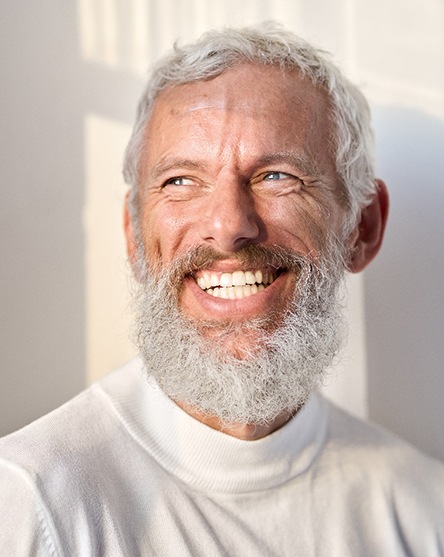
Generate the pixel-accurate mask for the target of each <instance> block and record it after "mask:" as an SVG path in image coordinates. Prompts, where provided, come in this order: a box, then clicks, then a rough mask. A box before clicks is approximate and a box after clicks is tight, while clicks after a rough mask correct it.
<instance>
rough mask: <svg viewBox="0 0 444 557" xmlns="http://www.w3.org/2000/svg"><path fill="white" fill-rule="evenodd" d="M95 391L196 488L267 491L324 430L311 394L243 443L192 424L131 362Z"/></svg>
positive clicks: (305, 456)
mask: <svg viewBox="0 0 444 557" xmlns="http://www.w3.org/2000/svg"><path fill="white" fill-rule="evenodd" d="M96 388H97V389H98V390H99V391H101V392H102V394H105V395H106V396H107V397H108V399H109V400H110V402H111V403H112V405H113V406H114V409H115V410H116V412H117V414H118V416H119V418H120V419H121V421H122V423H123V424H124V425H125V427H126V428H127V430H128V431H129V433H130V434H131V435H132V437H133V438H134V439H135V440H136V441H137V442H138V443H139V444H140V445H141V446H142V447H143V448H144V449H145V450H146V451H147V452H148V453H149V454H150V455H151V456H152V457H153V458H154V459H155V460H156V461H157V462H158V463H159V464H160V465H161V466H162V467H163V468H164V469H165V470H167V471H168V472H169V473H171V474H173V475H175V476H176V477H177V478H179V479H180V480H181V481H183V482H185V483H187V484H189V485H190V486H193V487H194V488H197V489H202V490H210V491H218V492H226V493H242V492H253V491H260V490H264V489H270V488H273V487H276V486H277V485H280V484H283V483H285V482H287V481H288V480H290V479H291V478H293V477H295V476H297V475H298V474H302V473H303V472H304V471H305V470H307V468H309V466H310V465H311V463H312V462H313V460H314V459H315V457H316V455H317V453H318V451H319V449H320V447H321V446H322V444H323V440H324V437H325V434H326V430H327V412H328V408H327V404H326V402H325V401H324V399H323V398H322V397H321V396H320V395H319V394H317V393H314V394H313V395H312V396H311V397H310V399H309V400H308V402H307V403H306V404H305V406H304V407H303V408H302V409H301V410H300V411H299V412H298V413H297V414H296V416H295V417H294V418H292V419H291V420H290V421H289V422H287V423H286V424H285V425H284V426H283V427H281V428H280V429H278V430H277V431H275V432H273V433H271V434H270V435H267V436H266V437H263V438H262V439H258V440H255V441H244V440H240V439H237V438H235V437H232V436H230V435H227V434H225V433H222V432H220V431H216V430H214V429H212V428H210V427H208V426H206V425H204V424H202V423H201V422H199V421H197V420H195V419H194V418H192V417H191V416H189V415H188V414H187V413H186V412H184V411H183V410H182V409H181V408H179V406H177V405H176V404H175V403H174V402H173V401H172V400H170V399H169V398H168V397H167V396H166V395H165V394H164V393H163V392H162V391H161V389H160V388H159V387H158V386H157V385H156V384H154V383H151V382H148V381H147V380H146V378H145V377H144V370H143V364H142V362H141V360H139V359H136V360H134V361H133V362H130V363H129V364H127V365H126V366H125V367H124V368H122V369H121V370H118V371H116V372H114V373H113V374H111V375H109V376H108V377H106V378H105V379H103V380H102V381H100V382H99V383H98V384H97V385H96Z"/></svg>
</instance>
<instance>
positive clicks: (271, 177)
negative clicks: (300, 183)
mask: <svg viewBox="0 0 444 557" xmlns="http://www.w3.org/2000/svg"><path fill="white" fill-rule="evenodd" d="M288 178H294V176H291V174H287V173H286V172H279V171H277V170H273V171H272V172H267V173H266V174H264V176H263V180H266V181H267V182H271V181H275V180H286V179H288Z"/></svg>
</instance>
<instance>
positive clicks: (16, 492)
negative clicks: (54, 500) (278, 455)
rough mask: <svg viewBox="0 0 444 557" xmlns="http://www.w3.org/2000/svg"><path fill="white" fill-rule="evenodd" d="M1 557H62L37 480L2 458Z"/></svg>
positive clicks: (0, 474) (0, 490) (0, 462)
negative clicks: (36, 483)
mask: <svg viewBox="0 0 444 557" xmlns="http://www.w3.org/2000/svg"><path fill="white" fill-rule="evenodd" d="M0 501H1V503H0V557H11V556H14V557H30V556H32V557H61V552H60V550H59V547H58V543H57V541H56V540H57V537H56V535H55V529H54V525H53V523H52V519H51V517H50V514H49V512H48V509H47V508H46V506H45V504H44V502H43V499H42V497H41V494H40V493H39V491H38V488H37V486H36V485H35V482H34V481H33V479H32V478H31V477H30V476H29V475H28V474H27V472H26V471H24V470H23V469H21V468H20V467H18V466H17V465H15V464H12V463H10V462H8V461H5V460H2V459H0Z"/></svg>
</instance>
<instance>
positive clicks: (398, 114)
mask: <svg viewBox="0 0 444 557" xmlns="http://www.w3.org/2000/svg"><path fill="white" fill-rule="evenodd" d="M374 122H375V129H376V138H377V147H378V148H377V160H378V175H379V176H381V177H382V178H383V179H385V180H386V182H387V185H388V187H389V190H390V193H391V214H390V223H389V228H388V231H387V236H386V241H385V245H384V247H383V250H382V252H381V254H380V255H379V257H378V258H377V259H376V261H375V262H374V263H373V264H372V265H371V266H370V268H369V270H368V272H367V274H366V278H365V298H366V315H367V338H368V372H369V377H368V388H369V412H370V417H371V419H373V420H374V421H376V422H379V423H380V424H383V425H384V426H386V427H388V428H390V429H391V430H393V431H395V432H396V433H398V434H399V435H401V436H402V437H404V438H405V439H408V440H409V441H411V442H412V443H413V444H415V445H416V446H418V447H420V448H421V449H422V450H424V451H426V452H428V453H429V454H432V455H434V456H436V457H438V458H441V459H443V460H444V438H443V435H442V425H443V424H444V404H443V396H444V374H443V373H442V369H443V361H444V335H443V315H444V294H443V288H442V277H443V275H444V256H443V241H444V219H443V212H444V186H443V183H442V182H443V179H444V121H443V120H440V119H438V118H433V117H431V116H429V115H427V114H425V113H422V112H420V111H416V110H409V109H403V108H396V107H390V106H388V107H378V108H376V109H374Z"/></svg>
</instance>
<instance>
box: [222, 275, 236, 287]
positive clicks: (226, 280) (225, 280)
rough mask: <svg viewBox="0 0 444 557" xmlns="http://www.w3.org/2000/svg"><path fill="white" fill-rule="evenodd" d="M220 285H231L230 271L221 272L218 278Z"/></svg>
mask: <svg viewBox="0 0 444 557" xmlns="http://www.w3.org/2000/svg"><path fill="white" fill-rule="evenodd" d="M219 284H220V285H221V286H233V278H232V274H231V273H222V274H221V276H220V279H219Z"/></svg>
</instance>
